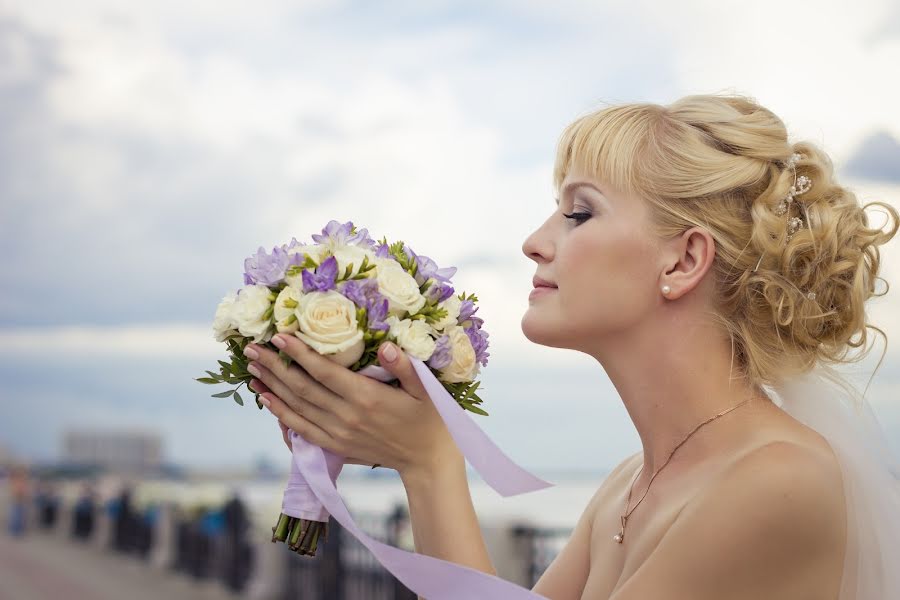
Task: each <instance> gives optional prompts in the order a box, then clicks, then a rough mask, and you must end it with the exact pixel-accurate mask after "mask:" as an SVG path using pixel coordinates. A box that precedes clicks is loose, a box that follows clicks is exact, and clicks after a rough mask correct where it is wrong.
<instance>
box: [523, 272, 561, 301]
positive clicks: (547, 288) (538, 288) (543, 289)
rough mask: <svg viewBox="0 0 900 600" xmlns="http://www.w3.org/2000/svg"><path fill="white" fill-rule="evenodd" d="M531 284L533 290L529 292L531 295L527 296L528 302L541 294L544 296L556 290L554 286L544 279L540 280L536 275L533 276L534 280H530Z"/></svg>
mask: <svg viewBox="0 0 900 600" xmlns="http://www.w3.org/2000/svg"><path fill="white" fill-rule="evenodd" d="M531 282H532V283H533V284H534V289H533V290H531V294H529V295H528V299H529V300H530V299H532V298H535V297H537V296H540V295H542V294H546V293H548V292H552V291H555V290H556V285H555V284H553V283H550V282H549V281H547V280H546V279H541V278H540V277H538V276H537V275H535V277H534V279H532V280H531Z"/></svg>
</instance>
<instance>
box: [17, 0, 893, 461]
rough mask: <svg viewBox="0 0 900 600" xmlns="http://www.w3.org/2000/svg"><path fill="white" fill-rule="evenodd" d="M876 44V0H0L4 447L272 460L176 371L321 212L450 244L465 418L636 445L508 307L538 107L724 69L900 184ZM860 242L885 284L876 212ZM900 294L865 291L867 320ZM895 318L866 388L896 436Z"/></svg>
mask: <svg viewBox="0 0 900 600" xmlns="http://www.w3.org/2000/svg"><path fill="white" fill-rule="evenodd" d="M742 10H743V11H745V12H741V11H742ZM738 17H739V18H738ZM898 62H900V5H898V4H897V3H896V2H890V1H889V0H862V1H859V2H855V3H854V4H853V5H852V6H848V5H847V4H846V3H843V2H816V3H815V4H813V3H809V2H796V3H788V4H783V3H776V2H774V1H768V0H767V1H762V2H757V3H754V5H753V7H752V9H749V8H747V7H746V5H742V8H738V5H735V4H732V3H726V2H700V1H696V0H691V1H686V2H681V3H677V4H676V3H650V2H646V1H628V2H575V1H569V0H562V1H559V2H553V3H549V2H543V3H538V2H530V3H529V2H513V1H495V2H465V1H463V2H456V1H454V2H449V1H446V2H444V1H436V2H411V1H410V2H381V3H377V4H376V3H366V2H324V1H319V0H315V1H307V2H302V3H298V2H285V1H280V0H257V1H255V2H252V3H251V2H223V1H221V0H219V1H216V2H212V1H206V0H201V1H197V2H190V3H184V2H174V1H172V0H161V1H158V2H149V3H148V2H144V3H138V2H121V1H118V0H117V1H113V0H108V1H102V0H85V1H82V2H78V3H71V2H61V1H57V2H51V1H48V0H28V1H27V2H26V1H22V0H19V1H13V2H10V1H8V0H7V1H6V2H3V3H0V132H2V133H0V249H2V250H3V251H4V253H5V255H6V256H8V257H9V258H8V259H7V260H5V261H3V262H2V263H0V281H2V283H0V359H2V360H0V376H2V377H3V379H4V382H5V385H4V386H3V391H2V392H0V398H2V406H3V409H4V410H3V412H2V417H0V446H5V447H6V448H8V449H10V450H12V451H13V452H14V453H16V454H18V455H20V456H23V457H27V458H31V459H39V460H52V459H54V458H58V457H59V453H60V450H61V449H60V441H61V435H62V432H64V431H65V430H67V429H68V428H72V427H98V428H105V427H109V428H120V427H121V428H124V427H128V428H145V429H150V430H154V431H159V432H160V433H161V434H162V435H163V439H164V445H165V453H166V456H167V459H168V460H171V461H172V462H178V463H183V464H191V465H198V466H219V465H242V464H246V463H247V462H248V461H255V460H258V459H259V458H263V457H264V458H268V459H272V460H286V459H287V458H286V450H285V449H284V448H283V446H282V442H281V438H280V433H279V431H278V429H277V426H276V424H275V421H274V418H273V417H272V416H271V415H270V414H268V413H267V412H265V411H263V412H260V411H257V410H256V409H255V408H254V407H252V406H245V407H243V408H241V407H238V406H237V405H235V404H234V403H232V402H231V401H230V400H227V399H225V400H217V399H214V398H211V397H210V396H209V394H210V393H211V392H213V391H216V390H211V389H208V388H207V387H206V386H203V385H201V384H199V383H197V382H195V381H194V380H193V378H194V377H198V376H201V375H203V371H204V370H205V369H209V368H212V367H213V366H214V365H215V360H216V359H217V358H222V357H223V346H222V345H221V344H218V343H216V342H215V341H214V340H213V339H212V335H211V330H210V324H211V321H212V315H213V313H214V310H215V307H216V305H217V303H218V301H219V300H220V299H221V297H222V296H223V295H224V293H225V292H226V291H228V290H230V289H232V288H235V287H237V286H239V285H240V284H241V283H242V281H241V275H242V272H243V260H244V258H245V257H246V256H248V255H250V254H252V253H253V252H255V250H256V248H258V247H259V246H263V247H265V248H268V249H271V247H272V246H273V245H276V244H281V243H286V242H288V241H290V239H291V238H292V237H297V239H299V240H301V241H307V240H308V239H309V236H310V235H311V234H312V233H316V232H318V230H319V229H321V227H322V226H324V225H325V223H327V222H328V221H329V220H331V219H337V220H339V221H342V222H343V221H347V220H351V221H353V222H354V223H356V224H357V225H358V226H360V227H366V228H368V230H369V231H370V232H371V233H373V234H374V235H376V236H377V237H379V238H380V237H381V236H382V235H386V236H388V237H389V238H390V239H392V240H396V239H402V240H404V241H406V242H407V243H409V244H410V245H411V246H412V247H413V248H416V249H417V251H419V252H421V253H424V254H427V255H428V256H431V257H432V258H434V259H435V260H436V261H437V262H438V264H440V265H442V266H444V265H453V266H457V267H458V268H459V271H458V273H457V275H456V276H455V277H454V283H455V284H456V285H457V288H458V289H462V290H465V291H473V292H476V293H477V294H478V296H479V298H480V306H481V308H480V312H479V315H480V316H482V317H483V318H484V319H485V321H486V325H485V327H486V329H488V331H489V332H490V333H491V338H490V339H491V362H490V364H489V365H488V367H486V368H485V369H484V371H483V382H484V383H483V388H484V390H485V391H484V395H483V398H485V406H486V408H490V409H492V410H490V412H491V416H490V417H489V418H486V419H483V420H481V421H480V423H481V424H482V426H483V427H484V429H485V431H487V432H488V433H489V434H490V435H491V436H492V437H493V438H494V439H495V440H496V441H497V443H498V444H499V445H500V446H501V447H502V448H503V449H504V450H505V451H506V452H507V453H508V454H509V455H510V456H511V457H513V458H514V459H515V460H517V461H518V462H520V463H521V464H523V465H527V466H529V467H534V468H541V469H562V468H571V469H587V470H605V469H607V468H609V467H611V466H613V465H615V464H617V463H618V462H619V461H620V460H621V459H622V458H623V457H624V456H626V455H628V454H630V453H633V452H635V451H637V450H638V449H640V444H639V440H638V437H637V434H636V432H635V431H634V429H633V426H632V425H631V422H630V420H629V419H628V415H627V413H626V412H625V409H624V407H623V406H622V404H621V401H620V400H619V398H618V396H617V395H616V394H615V390H614V388H613V387H612V385H611V384H610V382H609V380H608V378H607V377H606V375H605V374H604V372H603V370H602V368H601V367H600V366H599V365H598V364H597V363H596V362H595V361H593V359H591V358H589V357H586V356H585V355H582V354H578V353H576V352H573V351H568V350H560V349H551V348H546V347H541V346H537V345H535V344H533V343H531V342H529V341H528V340H527V339H526V338H525V337H524V335H523V334H522V333H521V330H520V320H521V316H522V314H523V313H524V312H525V310H526V309H527V307H528V300H527V296H528V292H529V290H530V289H531V277H532V275H533V274H534V263H533V262H532V261H530V260H529V259H528V258H526V257H525V255H524V254H523V253H522V251H521V245H522V242H523V241H524V239H525V237H526V236H527V235H528V234H529V233H530V232H531V231H533V230H534V229H535V228H536V227H538V226H539V225H540V224H541V223H542V222H543V221H544V219H545V218H546V217H547V216H548V214H549V213H550V212H552V211H553V210H554V209H555V204H554V200H553V195H554V190H553V187H552V178H551V173H552V165H553V156H554V150H555V144H556V141H557V138H558V136H559V134H560V132H561V131H562V129H563V128H564V127H565V126H566V125H567V124H568V123H569V122H570V121H572V120H574V119H575V118H577V117H578V116H579V115H581V114H583V113H585V112H588V111H591V110H594V109H596V108H600V107H601V106H603V105H607V104H613V103H620V102H631V101H649V102H657V103H662V104H665V103H669V102H672V101H674V100H676V99H678V98H679V97H681V96H683V95H686V94H691V93H717V92H729V91H730V92H737V93H744V94H748V95H751V96H753V97H754V98H756V99H757V100H758V101H760V102H761V103H762V104H763V105H765V106H767V107H768V108H770V109H772V110H773V111H775V113H776V114H778V115H779V116H780V117H781V118H782V119H783V120H784V122H785V123H786V124H787V126H788V129H789V132H790V135H791V138H792V139H793V140H795V141H796V140H800V139H807V140H810V141H813V142H815V143H818V144H820V145H822V146H823V148H824V149H825V150H826V151H827V152H828V153H829V155H830V156H831V157H832V158H833V161H834V164H835V169H836V172H837V174H838V178H839V180H840V181H841V182H842V183H844V184H846V185H848V186H850V187H852V188H853V189H854V190H855V191H856V192H857V195H858V197H859V198H860V200H861V201H863V202H865V201H872V200H881V201H884V202H888V203H891V204H893V205H894V206H896V207H900V112H898V111H897V109H896V107H897V106H898V105H900V83H898V81H897V80H896V78H894V77H889V76H887V74H888V73H890V72H893V71H894V70H895V68H896V65H897V64H898ZM883 261H884V271H883V276H884V277H885V279H886V280H888V282H891V283H895V284H896V283H900V241H895V242H894V243H893V244H892V245H889V246H888V247H885V248H884V251H883ZM897 293H900V292H893V293H892V294H889V295H888V296H887V297H885V298H880V299H876V300H874V301H873V302H872V305H871V311H870V315H871V317H870V318H871V321H872V322H873V323H875V324H877V325H879V326H880V327H881V328H882V329H883V330H884V331H885V332H886V333H887V335H888V337H889V339H890V340H894V339H898V337H900V310H898V308H900V297H898V296H897ZM895 346H896V344H894V345H890V346H888V350H887V354H886V357H885V361H884V363H883V365H882V366H881V370H880V371H879V373H878V375H877V377H876V378H875V380H874V382H873V384H872V387H871V389H870V396H869V398H870V400H871V402H872V405H873V408H874V409H875V411H876V414H877V415H878V416H879V417H880V419H881V420H882V423H883V424H884V426H885V429H886V431H887V432H888V433H889V436H890V439H891V440H892V442H893V443H894V444H895V448H897V449H898V453H900V352H898V351H897V350H896V348H895ZM881 349H882V346H881V342H879V345H878V346H877V347H876V349H875V351H874V353H873V354H874V355H875V356H876V358H877V356H878V354H879V353H880V352H881ZM875 362H876V361H875V360H872V361H868V362H866V363H864V364H863V365H862V367H860V369H859V373H863V374H865V375H866V376H867V375H868V374H869V373H870V372H871V369H872V368H873V367H874V363H875ZM866 369H868V370H866ZM863 381H865V377H864V378H863Z"/></svg>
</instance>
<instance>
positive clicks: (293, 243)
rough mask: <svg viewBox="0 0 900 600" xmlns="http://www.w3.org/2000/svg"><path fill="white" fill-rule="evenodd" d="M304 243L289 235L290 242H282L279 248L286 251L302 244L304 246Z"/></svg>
mask: <svg viewBox="0 0 900 600" xmlns="http://www.w3.org/2000/svg"><path fill="white" fill-rule="evenodd" d="M306 245H307V244H304V243H301V242H298V241H297V238H295V237H291V243H290V244H282V245H281V249H282V250H284V251H285V252H287V251H288V250H290V249H291V248H302V247H303V246H306Z"/></svg>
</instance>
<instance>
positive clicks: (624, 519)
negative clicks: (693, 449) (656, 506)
mask: <svg viewBox="0 0 900 600" xmlns="http://www.w3.org/2000/svg"><path fill="white" fill-rule="evenodd" d="M751 400H753V396H751V397H749V398H747V399H746V400H744V401H743V402H741V403H740V404H737V405H736V406H732V407H731V408H729V409H727V410H724V411H722V412H720V413H719V414H717V415H716V416H714V417H710V418H709V419H707V420H705V421H703V422H702V423H700V424H699V425H697V426H696V427H694V430H693V431H691V432H690V433H689V434H687V437H685V438H684V439H683V440H681V442H679V444H678V445H677V446H675V448H674V449H673V450H672V451H671V452H670V453H669V458H667V459H666V462H664V463H663V464H662V467H660V468H659V469H657V470H656V473H654V474H653V476H652V477H651V478H650V482H649V483H648V484H647V489H646V490H645V491H644V495H643V496H641V499H640V500H638V502H637V504H635V505H634V508H632V509H631V510H628V504H629V503H630V502H631V492H632V491H634V482H635V481H637V478H638V476H639V475H640V474H641V471H643V470H644V465H643V464H642V465H641V468H640V469H638V472H637V473H636V474H635V476H634V479H632V480H631V486H630V487H629V488H628V499H627V500H625V514H624V515H622V527H621V528H620V529H619V533H617V534H616V535H614V536H613V539H614V540H615V541H616V542H617V543H619V544H621V543H622V542H623V541H625V523H626V522H627V521H628V517H630V516H631V513H633V512H634V510H635V509H636V508H637V507H638V506H639V505H640V503H641V502H643V501H644V497H645V496H646V495H647V492H649V491H650V486H651V485H653V480H654V479H655V478H656V476H657V475H659V472H660V471H662V470H663V468H664V467H665V466H666V465H667V464H669V461H670V460H671V459H672V455H673V454H675V450H678V448H680V447H681V444H683V443H685V442H686V441H688V438H690V437H691V436H692V435H694V433H695V432H696V431H697V430H698V429H700V428H701V427H703V426H704V425H706V424H707V423H709V422H710V421H713V420H715V419H718V418H719V417H721V416H722V415H726V414H728V413H730V412H731V411H733V410H734V409H736V408H738V407H740V406H743V405H744V404H747V403H748V402H750V401H751Z"/></svg>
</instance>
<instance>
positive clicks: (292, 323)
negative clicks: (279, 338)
mask: <svg viewBox="0 0 900 600" xmlns="http://www.w3.org/2000/svg"><path fill="white" fill-rule="evenodd" d="M301 296H303V290H300V289H297V288H295V287H293V286H290V285H289V286H287V287H285V288H284V289H283V290H281V292H280V293H279V294H278V298H276V299H275V308H274V311H275V329H277V330H278V332H279V333H294V332H295V331H297V330H298V329H299V328H300V323H299V322H297V314H296V312H295V309H296V308H297V307H298V306H299V305H300V297H301Z"/></svg>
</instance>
